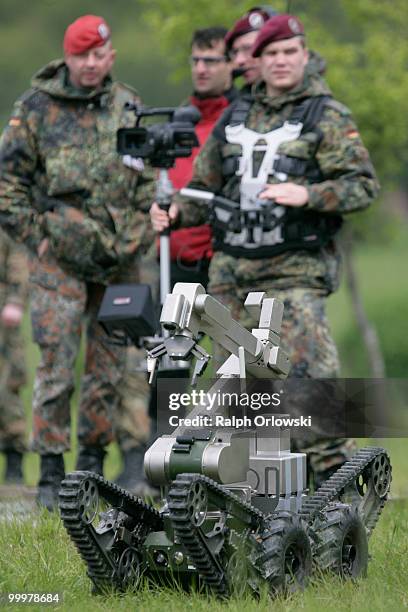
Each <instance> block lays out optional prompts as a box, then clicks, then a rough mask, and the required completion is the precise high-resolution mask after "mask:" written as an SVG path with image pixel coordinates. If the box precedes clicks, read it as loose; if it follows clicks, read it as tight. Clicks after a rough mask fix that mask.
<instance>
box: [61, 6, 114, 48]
mask: <svg viewBox="0 0 408 612" xmlns="http://www.w3.org/2000/svg"><path fill="white" fill-rule="evenodd" d="M109 38H110V29H109V26H108V24H107V23H106V21H105V20H104V19H103V18H102V17H97V16H96V15H84V16H83V17H79V18H78V19H76V20H75V21H74V22H73V23H71V25H69V26H68V27H67V29H66V31H65V36H64V51H65V53H68V54H70V55H71V54H72V55H78V54H79V53H84V52H85V51H88V49H92V47H102V45H104V44H105V43H106V41H107V40H109Z"/></svg>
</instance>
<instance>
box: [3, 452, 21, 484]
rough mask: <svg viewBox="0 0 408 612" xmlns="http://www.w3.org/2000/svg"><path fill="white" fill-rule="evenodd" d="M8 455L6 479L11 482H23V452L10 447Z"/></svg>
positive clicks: (6, 453)
mask: <svg viewBox="0 0 408 612" xmlns="http://www.w3.org/2000/svg"><path fill="white" fill-rule="evenodd" d="M5 455H6V473H5V474H4V481H5V482H6V483H10V484H23V453H20V452H19V451H16V450H11V449H8V450H6V451H5Z"/></svg>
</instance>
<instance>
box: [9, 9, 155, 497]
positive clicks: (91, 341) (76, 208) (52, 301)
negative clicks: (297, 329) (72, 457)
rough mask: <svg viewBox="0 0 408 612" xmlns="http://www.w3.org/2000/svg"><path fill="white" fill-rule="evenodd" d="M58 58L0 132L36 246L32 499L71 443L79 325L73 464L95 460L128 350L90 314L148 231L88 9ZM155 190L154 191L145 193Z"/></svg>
mask: <svg viewBox="0 0 408 612" xmlns="http://www.w3.org/2000/svg"><path fill="white" fill-rule="evenodd" d="M64 51H65V60H64V61H60V60H59V61H53V62H51V63H50V64H48V65H47V66H46V67H45V68H43V69H42V70H41V71H40V72H38V73H37V74H36V75H35V77H34V78H33V81H32V88H31V89H30V90H29V91H27V92H26V93H25V94H24V95H23V96H22V97H21V98H20V99H19V100H18V101H17V103H16V105H15V107H14V110H13V114H12V117H11V119H10V121H9V123H8V126H7V127H6V129H5V131H4V134H3V136H2V140H1V144H0V159H1V174H0V222H1V224H2V226H3V228H4V229H5V230H6V231H7V232H9V233H10V234H11V235H12V236H14V237H15V238H16V239H17V240H20V241H23V242H24V243H25V245H26V246H27V247H28V248H29V249H30V250H31V253H32V259H31V303H32V311H31V314H32V326H33V334H34V339H35V341H36V342H37V344H38V346H39V348H40V351H41V363H40V365H39V368H38V370H37V374H36V379H35V385H34V400H33V408H34V432H33V448H34V450H35V451H37V452H38V453H40V455H41V476H40V482H39V497H38V499H39V503H40V504H42V505H45V506H46V507H48V508H49V509H52V508H54V507H55V506H56V504H57V494H58V489H59V485H60V481H61V479H62V478H63V477H64V462H63V454H62V453H63V452H65V451H66V450H68V449H69V446H70V399H71V395H72V391H73V367H74V362H75V358H76V356H77V353H78V349H79V344H80V337H81V329H82V326H85V331H86V339H87V350H86V356H85V374H84V376H83V379H82V385H81V399H80V405H79V424H78V438H79V445H80V447H79V455H78V462H77V468H78V469H91V470H93V471H98V472H100V473H101V472H102V466H103V457H104V448H105V446H106V445H107V444H109V442H110V441H111V440H112V427H111V420H112V418H111V417H112V411H114V410H115V407H116V405H117V403H118V393H117V385H118V383H119V381H120V379H121V376H122V372H123V365H124V364H123V361H124V356H125V351H123V348H121V347H117V346H114V345H112V344H111V343H110V342H109V341H108V339H107V337H106V336H105V334H104V333H103V331H102V329H101V327H100V326H99V325H98V323H97V321H96V315H97V312H98V308H99V305H100V301H101V298H102V295H103V292H104V288H105V286H106V285H107V284H109V283H115V282H126V280H127V277H128V274H129V272H131V278H132V279H134V274H135V272H134V265H135V257H136V254H137V252H138V250H139V249H141V245H142V242H143V241H146V244H147V243H148V242H149V241H150V243H151V241H152V236H151V235H149V231H148V230H149V227H150V223H149V219H148V215H146V211H145V210H144V208H143V206H144V203H147V201H148V200H149V198H151V197H152V193H153V190H152V187H153V181H152V178H153V176H152V175H150V176H148V174H147V173H146V172H142V170H143V168H142V164H140V168H139V170H137V169H136V170H135V169H134V168H129V167H127V166H126V165H124V163H123V160H122V158H121V157H120V156H119V155H118V153H117V152H116V132H117V130H118V128H120V127H126V126H130V125H132V124H133V117H132V114H131V113H129V112H127V111H126V110H125V109H124V105H125V103H126V102H132V103H134V102H136V101H138V97H137V94H136V93H135V91H134V90H132V89H131V88H129V87H128V86H125V85H122V84H120V83H117V82H113V81H112V79H111V77H110V69H111V67H112V65H113V62H114V57H115V51H114V50H113V49H112V44H111V41H110V30H109V27H108V26H107V24H106V22H105V21H104V20H103V19H102V18H100V17H95V16H93V15H87V16H84V17H81V18H79V19H78V20H76V21H75V22H74V23H72V24H71V25H70V26H69V27H68V28H67V30H66V33H65V37H64ZM150 201H151V199H150Z"/></svg>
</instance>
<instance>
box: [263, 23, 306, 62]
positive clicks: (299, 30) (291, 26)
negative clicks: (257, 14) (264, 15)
mask: <svg viewBox="0 0 408 612" xmlns="http://www.w3.org/2000/svg"><path fill="white" fill-rule="evenodd" d="M304 33H305V29H304V27H303V24H302V22H301V21H299V19H298V18H297V17H294V15H276V17H271V19H269V21H267V22H266V23H265V25H264V26H263V28H262V30H260V32H259V34H258V37H257V39H256V41H255V43H254V46H253V48H252V55H253V56H254V57H259V56H260V55H261V53H262V50H263V49H264V47H266V45H269V43H272V42H276V41H278V40H285V39H286V38H293V37H294V36H303V35H304Z"/></svg>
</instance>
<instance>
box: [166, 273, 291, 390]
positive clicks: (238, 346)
mask: <svg viewBox="0 0 408 612" xmlns="http://www.w3.org/2000/svg"><path fill="white" fill-rule="evenodd" d="M245 305H246V307H247V309H248V311H249V312H250V313H251V314H252V315H255V317H256V318H257V319H258V320H259V327H258V328H256V329H253V330H252V333H251V332H250V331H248V330H247V329H245V328H244V327H242V325H240V324H239V323H238V322H237V321H235V320H234V319H233V318H232V316H231V313H230V311H229V310H228V308H226V307H225V306H224V305H223V304H221V303H220V302H219V301H218V300H216V299H215V298H214V297H212V296H210V295H208V294H206V293H205V290H204V287H203V286H202V285H200V284H198V283H177V284H176V285H175V287H174V289H173V293H171V294H169V295H168V296H167V297H166V300H165V302H164V304H163V309H162V313H161V317H160V322H161V324H162V325H163V327H164V329H165V330H167V331H169V332H170V335H171V336H173V337H175V338H180V341H181V338H183V337H184V338H186V337H187V338H189V339H190V341H191V342H193V343H194V344H196V342H197V338H198V335H199V333H200V332H203V333H205V334H207V335H208V336H210V338H212V339H213V340H214V341H215V342H217V343H219V344H220V345H221V346H222V347H223V348H225V349H226V350H227V351H228V352H229V353H230V354H231V356H232V357H230V358H229V359H227V361H226V362H225V364H224V365H223V366H222V368H221V369H220V370H219V371H218V373H219V374H220V375H233V376H234V375H239V373H240V368H239V355H240V353H241V355H242V349H243V354H244V361H245V369H246V371H248V372H249V373H250V374H252V375H253V376H256V377H273V378H283V377H285V376H286V375H287V373H288V371H289V367H290V364H289V360H288V358H287V356H286V355H285V354H284V352H283V351H282V349H281V348H280V347H279V342H280V337H279V332H280V325H281V321H282V313H283V304H282V303H281V302H279V301H278V300H274V299H272V298H266V297H265V294H264V293H250V294H249V295H248V298H247V300H246V303H245ZM170 356H171V357H173V358H177V355H176V354H175V355H174V356H173V355H170ZM178 358H180V357H179V356H178ZM241 369H242V368H241Z"/></svg>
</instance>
